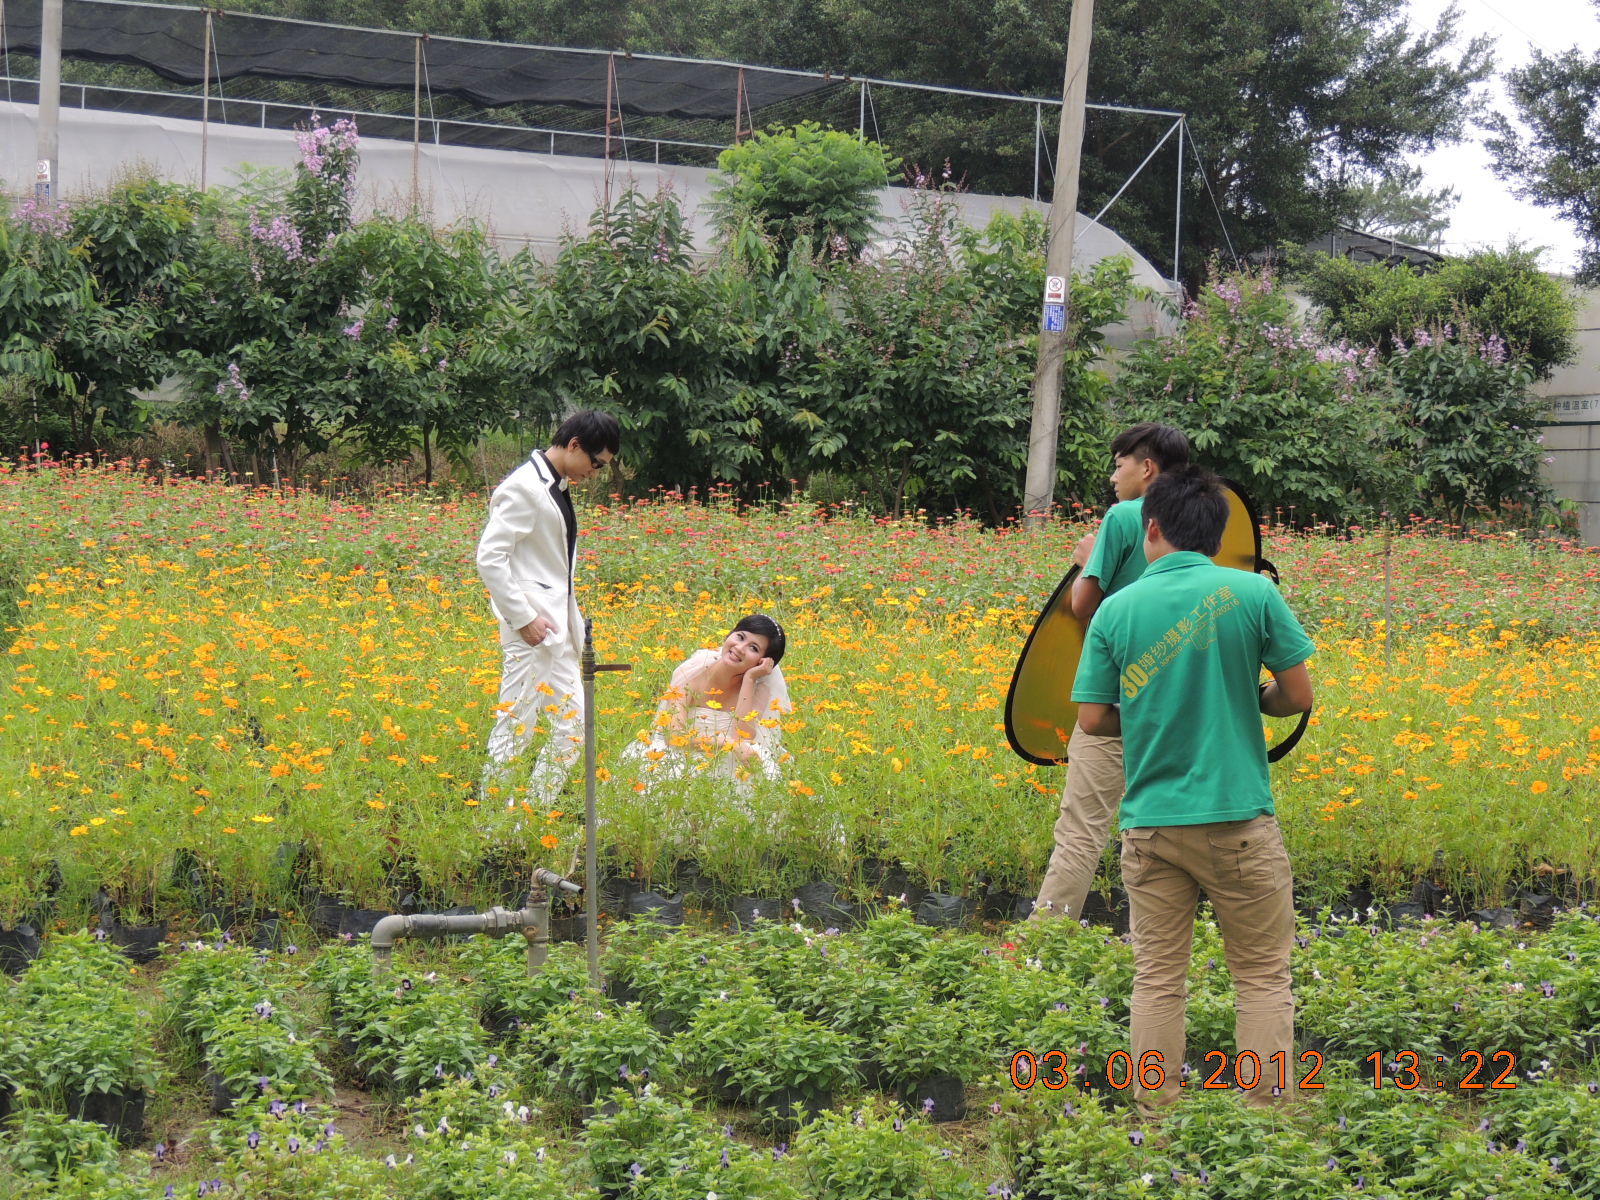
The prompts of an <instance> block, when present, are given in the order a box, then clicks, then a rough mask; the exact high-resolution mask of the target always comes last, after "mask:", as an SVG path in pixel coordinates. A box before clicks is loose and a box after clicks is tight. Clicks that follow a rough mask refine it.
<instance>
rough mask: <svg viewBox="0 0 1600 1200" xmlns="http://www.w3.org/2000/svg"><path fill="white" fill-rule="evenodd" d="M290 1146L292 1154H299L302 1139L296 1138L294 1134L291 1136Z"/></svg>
mask: <svg viewBox="0 0 1600 1200" xmlns="http://www.w3.org/2000/svg"><path fill="white" fill-rule="evenodd" d="M288 1146H289V1153H290V1154H299V1153H300V1139H299V1138H297V1137H295V1136H294V1134H292V1133H291V1134H290V1135H289V1142H288Z"/></svg>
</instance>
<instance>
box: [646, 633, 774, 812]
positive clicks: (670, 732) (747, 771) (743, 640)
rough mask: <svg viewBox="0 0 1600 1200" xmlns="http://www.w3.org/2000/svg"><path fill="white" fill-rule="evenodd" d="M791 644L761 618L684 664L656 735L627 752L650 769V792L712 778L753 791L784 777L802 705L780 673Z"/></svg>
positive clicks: (660, 709) (653, 730) (659, 709)
mask: <svg viewBox="0 0 1600 1200" xmlns="http://www.w3.org/2000/svg"><path fill="white" fill-rule="evenodd" d="M786 644H787V639H786V638H785V637H784V634H783V627H782V626H781V625H779V624H778V623H777V622H776V621H774V620H773V619H772V618H771V617H768V616H764V615H762V614H760V613H755V614H752V615H751V616H748V617H745V618H744V619H743V620H741V621H740V622H739V623H738V624H737V625H735V626H734V627H733V629H732V631H731V632H729V634H728V636H727V637H726V638H724V639H723V641H722V645H721V646H719V647H718V648H717V649H715V650H696V651H695V652H694V653H693V654H691V655H690V656H689V657H688V658H687V659H685V660H684V661H683V662H682V663H680V664H679V665H678V668H677V670H675V671H673V672H672V683H671V685H670V686H669V687H668V689H667V692H666V694H665V695H664V696H663V697H662V698H661V703H660V704H659V705H657V706H656V715H655V720H654V721H653V722H652V723H651V726H650V729H649V731H648V732H647V733H646V732H644V731H641V732H640V734H639V737H638V740H637V741H634V742H633V743H631V744H630V745H629V746H628V748H627V750H626V751H624V756H625V757H627V758H630V759H635V760H638V761H640V762H641V763H642V767H643V777H644V782H645V784H646V786H650V785H652V784H654V783H657V782H660V781H661V780H664V779H683V778H686V777H690V776H694V775H700V774H705V775H708V776H710V777H712V778H726V779H731V780H733V781H735V783H736V784H738V785H739V786H740V790H741V791H745V790H748V789H749V787H750V783H751V781H752V780H753V779H755V778H758V777H760V778H766V779H777V778H779V777H780V776H781V775H782V764H783V762H784V761H785V759H786V757H787V756H786V755H785V754H784V752H783V740H782V739H783V727H782V724H781V721H782V718H783V716H784V714H785V713H788V712H791V711H793V707H794V706H793V705H792V704H791V703H790V701H789V688H788V685H787V684H786V683H785V682H784V679H783V671H782V670H780V669H779V667H778V664H779V662H781V661H782V660H783V652H784V649H785V646H786Z"/></svg>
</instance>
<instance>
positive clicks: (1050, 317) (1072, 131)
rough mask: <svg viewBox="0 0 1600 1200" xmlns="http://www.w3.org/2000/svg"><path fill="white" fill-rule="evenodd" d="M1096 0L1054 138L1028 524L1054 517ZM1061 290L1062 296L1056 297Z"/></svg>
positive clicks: (1083, 16) (1072, 57)
mask: <svg viewBox="0 0 1600 1200" xmlns="http://www.w3.org/2000/svg"><path fill="white" fill-rule="evenodd" d="M1093 30H1094V0H1072V22H1071V24H1070V26H1069V27H1068V30H1067V69H1066V78H1065V80H1064V81H1063V83H1062V88H1061V128H1060V131H1059V133H1058V134H1057V141H1056V185H1055V190H1054V192H1053V193H1052V194H1051V197H1050V242H1049V246H1048V248H1047V249H1046V251H1045V260H1044V262H1045V265H1044V270H1045V277H1046V279H1047V280H1060V281H1061V288H1060V291H1059V293H1058V294H1057V293H1053V292H1052V290H1051V288H1050V286H1049V283H1048V282H1047V283H1046V286H1045V305H1044V313H1043V322H1042V324H1043V328H1042V329H1041V330H1040V332H1039V364H1038V366H1037V368H1036V369H1035V371H1034V375H1033V422H1032V425H1031V426H1030V428H1029V431H1028V471H1027V475H1026V477H1025V479H1024V482H1023V487H1022V511H1023V519H1024V520H1025V521H1026V522H1027V524H1029V525H1030V526H1039V525H1043V524H1044V523H1045V522H1046V521H1048V520H1049V519H1050V511H1051V508H1052V507H1053V506H1054V504H1055V492H1056V443H1057V441H1058V440H1059V439H1060V436H1061V365H1062V363H1063V362H1064V361H1065V359H1066V354H1067V317H1066V285H1067V282H1068V281H1070V279H1071V278H1072V239H1073V233H1074V229H1075V225H1076V220H1077V215H1078V160H1079V159H1080V158H1081V156H1082V154H1083V125H1084V103H1085V101H1086V99H1087V97H1088V90H1089V41H1090V38H1091V36H1092V34H1093ZM1053 295H1058V299H1054V300H1053V299H1052V296H1053Z"/></svg>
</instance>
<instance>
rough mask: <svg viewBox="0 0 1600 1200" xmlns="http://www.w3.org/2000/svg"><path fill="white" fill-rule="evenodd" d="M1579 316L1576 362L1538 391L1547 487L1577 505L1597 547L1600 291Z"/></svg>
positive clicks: (1586, 535)
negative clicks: (1546, 417) (1543, 404)
mask: <svg viewBox="0 0 1600 1200" xmlns="http://www.w3.org/2000/svg"><path fill="white" fill-rule="evenodd" d="M1583 300H1584V304H1583V307H1582V309H1581V310H1580V311H1579V313H1578V357H1577V359H1576V361H1574V362H1573V363H1572V364H1571V365H1570V366H1566V367H1561V368H1559V369H1558V370H1557V371H1556V372H1555V373H1554V374H1553V375H1552V376H1551V377H1550V381H1549V382H1548V383H1544V384H1541V385H1539V391H1540V392H1541V393H1542V394H1543V395H1544V396H1545V398H1546V399H1547V400H1548V401H1549V405H1550V424H1549V425H1547V426H1545V431H1544V448H1545V454H1546V456H1547V457H1548V458H1550V460H1551V461H1550V463H1549V464H1548V465H1546V467H1545V469H1544V477H1545V482H1546V483H1548V484H1549V485H1550V486H1551V487H1553V488H1554V489H1555V490H1556V494H1557V495H1559V496H1562V497H1564V498H1565V499H1568V500H1574V501H1576V502H1577V503H1578V504H1579V505H1581V506H1582V507H1581V516H1580V518H1579V522H1580V523H1579V531H1580V534H1581V536H1582V538H1583V540H1584V541H1585V542H1586V543H1587V544H1589V545H1591V546H1600V290H1597V291H1590V292H1586V293H1585V294H1584V296H1583Z"/></svg>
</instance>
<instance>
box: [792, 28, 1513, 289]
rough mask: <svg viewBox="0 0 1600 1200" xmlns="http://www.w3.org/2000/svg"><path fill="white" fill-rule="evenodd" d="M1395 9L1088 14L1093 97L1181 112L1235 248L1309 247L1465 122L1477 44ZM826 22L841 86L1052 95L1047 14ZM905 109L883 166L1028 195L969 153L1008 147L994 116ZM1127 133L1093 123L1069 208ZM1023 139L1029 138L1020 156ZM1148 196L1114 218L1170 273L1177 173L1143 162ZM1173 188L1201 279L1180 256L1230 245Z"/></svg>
mask: <svg viewBox="0 0 1600 1200" xmlns="http://www.w3.org/2000/svg"><path fill="white" fill-rule="evenodd" d="M1405 10H1406V4H1405V0H1351V2H1348V3H1335V2H1333V0H1259V2H1257V3H1252V4H1248V5H1241V4H1238V3H1235V2H1233V0H1193V2H1191V3H1187V4H1172V3H1170V2H1168V0H1100V2H1099V3H1097V5H1096V8H1095V43H1094V48H1093V52H1092V54H1091V58H1090V68H1089V70H1090V76H1089V90H1090V98H1091V100H1094V101H1097V102H1100V103H1106V104H1122V105H1131V106H1138V107H1144V108H1160V109H1172V110H1176V111H1179V112H1183V113H1187V114H1188V118H1189V132H1190V134H1191V136H1192V149H1193V151H1194V155H1195V157H1197V158H1198V161H1199V162H1200V163H1201V164H1202V165H1203V168H1204V173H1205V177H1206V179H1209V181H1210V186H1211V188H1214V189H1215V190H1216V192H1217V202H1218V205H1219V206H1220V208H1221V211H1222V214H1223V219H1224V220H1225V221H1226V222H1227V226H1228V231H1229V235H1230V236H1231V239H1232V242H1233V244H1234V245H1235V246H1236V247H1237V248H1239V249H1241V250H1243V249H1254V248H1260V247H1264V246H1270V245H1273V244H1275V243H1277V242H1278V241H1281V240H1284V239H1289V240H1297V241H1304V240H1308V239H1309V238H1310V237H1313V236H1315V235H1316V234H1319V233H1322V232H1325V231H1326V229H1327V226H1328V225H1329V224H1330V223H1331V222H1332V221H1333V220H1335V219H1336V218H1337V215H1338V211H1339V207H1340V204H1341V202H1342V201H1343V199H1344V194H1345V183H1344V181H1345V180H1346V179H1347V178H1348V177H1349V175H1350V174H1351V173H1352V172H1353V171H1357V170H1364V169H1378V170H1383V169H1387V168H1390V167H1392V166H1393V165H1394V164H1396V163H1398V162H1399V161H1400V160H1401V159H1402V158H1403V156H1404V155H1406V154H1408V153H1410V152H1412V151H1415V150H1419V149H1431V148H1432V147H1433V146H1434V145H1436V144H1438V143H1441V142H1448V141H1451V140H1455V139H1457V138H1459V137H1460V136H1461V134H1462V131H1463V129H1464V128H1465V123H1466V120H1467V118H1468V117H1469V116H1470V115H1471V113H1472V111H1473V107H1474V99H1473V95H1472V89H1473V86H1474V85H1475V84H1477V83H1479V82H1481V81H1482V80H1483V79H1485V78H1486V77H1487V75H1488V73H1489V70H1490V57H1489V40H1488V39H1478V40H1474V41H1472V42H1470V43H1468V44H1467V45H1465V46H1462V45H1459V44H1458V38H1457V34H1456V27H1457V23H1458V20H1459V13H1458V12H1457V11H1456V10H1455V9H1451V10H1449V11H1448V12H1446V13H1445V15H1444V16H1443V17H1442V18H1441V19H1440V20H1439V22H1438V24H1437V25H1436V26H1435V27H1434V28H1432V29H1431V30H1430V29H1423V30H1414V29H1413V28H1412V27H1411V26H1410V25H1409V24H1408V23H1407V21H1406V19H1405ZM824 11H825V12H826V13H827V14H828V15H829V16H830V17H831V18H832V19H834V20H836V21H837V22H839V24H840V26H841V27H842V28H843V30H844V31H845V34H846V41H847V42H848V44H849V45H850V46H851V47H852V48H853V53H854V54H855V55H856V57H855V58H853V59H852V60H850V61H848V62H847V63H846V64H844V65H846V66H847V67H849V68H850V69H852V70H860V71H863V72H865V73H868V74H877V75H889V76H891V77H894V78H902V79H914V80H917V81H919V82H927V83H943V84H952V85H956V86H962V87H970V88H980V89H990V90H996V91H1013V92H1020V93H1023V94H1026V95H1045V96H1048V95H1055V94H1057V93H1058V92H1059V90H1060V86H1061V63H1062V59H1063V54H1064V46H1063V42H1064V39H1065V36H1066V27H1067V15H1066V12H1065V11H1063V10H1061V9H1060V8H1059V6H1054V5H1047V4H1044V3H1042V2H1041V0H1019V2H1018V3H1013V4H1002V5H993V4H984V3H980V2H979V0H937V2H935V3H929V4H916V5H884V4H868V3H865V2H864V0H824ZM914 102H915V103H916V104H917V105H918V106H919V107H920V108H921V109H922V110H924V111H927V112H929V113H932V112H934V111H935V109H937V111H938V113H939V114H940V115H938V116H937V117H935V116H931V115H930V116H928V117H926V118H925V119H923V120H922V122H921V124H920V125H919V127H918V132H917V135H916V137H914V138H908V137H907V136H905V135H904V134H902V133H901V132H900V130H899V129H897V128H895V127H893V126H888V125H886V126H885V129H886V136H887V137H888V139H889V140H890V142H891V143H892V144H893V145H894V147H895V149H896V151H897V152H899V153H901V154H903V155H904V156H905V157H906V158H907V159H909V160H912V161H917V160H920V161H940V160H941V159H942V158H943V157H945V156H949V157H951V158H952V159H953V161H954V164H955V167H956V170H957V172H958V173H961V172H968V171H970V178H969V185H970V186H972V187H973V188H975V189H977V190H982V191H1005V192H1010V193H1013V194H1015V193H1023V192H1026V191H1027V190H1028V188H1029V186H1030V182H1031V170H1032V156H1031V154H1028V153H1023V154H1011V155H1009V156H1008V158H1007V161H1006V163H1005V164H1001V163H997V162H992V161H990V160H988V159H986V158H985V157H984V155H983V153H982V151H981V150H980V149H978V147H981V145H983V144H985V143H988V144H1001V143H1003V142H1004V141H1006V140H1011V141H1014V140H1016V138H1017V136H1018V134H1017V132H1016V131H1014V130H1008V129H1002V128H1001V125H1002V123H1003V121H1004V119H1005V117H1004V114H1002V113H999V112H997V111H996V110H995V109H994V106H989V107H988V109H987V110H985V109H983V108H980V107H976V106H974V105H972V104H971V103H962V102H958V101H955V100H952V101H948V102H935V101H931V100H930V99H928V98H917V99H916V100H915V101H914ZM905 103H907V104H910V103H913V101H912V100H906V101H905ZM1141 121H1142V124H1136V123H1135V122H1134V120H1133V118H1128V117H1112V116H1106V115H1103V114H1096V115H1095V119H1093V120H1091V121H1090V123H1089V127H1088V130H1087V132H1086V140H1085V144H1084V168H1083V171H1084V178H1083V192H1082V196H1083V203H1084V205H1085V207H1087V208H1089V209H1090V210H1091V211H1092V210H1093V208H1094V207H1095V206H1096V205H1097V203H1098V202H1099V201H1100V200H1101V199H1104V198H1109V197H1110V196H1111V194H1112V193H1113V192H1114V191H1115V190H1116V189H1117V188H1118V187H1120V186H1121V184H1122V183H1123V181H1124V180H1125V179H1126V178H1127V177H1128V176H1129V174H1131V172H1132V171H1133V170H1134V169H1135V168H1136V167H1137V166H1138V165H1139V163H1140V161H1141V160H1142V159H1143V157H1144V156H1145V154H1146V153H1147V152H1148V150H1149V149H1150V147H1151V146H1152V145H1153V144H1154V141H1155V137H1156V136H1158V134H1159V130H1160V127H1159V124H1154V123H1152V122H1150V121H1149V119H1147V118H1142V119H1141ZM1031 136H1032V131H1031V127H1030V128H1028V129H1027V131H1026V133H1025V134H1024V135H1023V137H1024V141H1023V148H1024V150H1026V148H1027V147H1028V143H1029V141H1030V140H1031ZM969 147H970V148H972V151H973V152H972V153H971V154H969V152H968V150H969ZM1192 161H1193V159H1191V162H1192ZM1163 172H1164V174H1163ZM1145 180H1146V181H1147V182H1146V183H1144V184H1143V185H1141V186H1136V187H1135V188H1134V189H1131V190H1130V191H1129V193H1128V194H1127V195H1126V196H1124V198H1123V199H1122V200H1121V201H1119V202H1118V205H1117V207H1116V208H1115V209H1114V210H1113V212H1114V214H1115V215H1114V216H1113V217H1111V218H1110V219H1111V221H1112V223H1113V224H1114V225H1115V227H1116V228H1117V229H1118V231H1119V232H1120V233H1122V234H1123V236H1124V237H1127V238H1128V240H1129V241H1130V242H1132V243H1133V245H1134V246H1135V247H1136V248H1137V249H1138V250H1139V251H1140V252H1141V253H1142V254H1144V255H1145V256H1146V257H1147V258H1150V259H1151V261H1153V262H1155V263H1157V264H1158V265H1165V266H1167V267H1170V265H1171V245H1172V226H1173V202H1172V198H1173V191H1174V185H1175V184H1176V182H1177V181H1176V179H1175V178H1174V175H1173V166H1172V165H1171V164H1170V163H1168V164H1167V165H1161V164H1160V163H1157V164H1152V166H1151V167H1150V168H1147V171H1146V176H1145ZM1184 190H1185V196H1184V212H1185V214H1186V217H1185V227H1184V240H1185V242H1186V248H1185V250H1184V254H1185V256H1186V257H1187V258H1188V260H1189V261H1190V262H1191V263H1192V264H1194V265H1195V266H1196V268H1199V267H1201V266H1202V265H1203V263H1204V260H1205V253H1202V254H1199V255H1196V254H1194V251H1195V250H1196V249H1200V250H1201V251H1203V252H1209V251H1210V250H1212V249H1221V248H1222V247H1223V246H1224V245H1225V244H1226V240H1227V239H1225V238H1224V236H1223V230H1222V228H1221V227H1220V226H1219V225H1218V224H1217V221H1216V217H1215V215H1214V214H1213V210H1212V205H1211V200H1210V198H1209V195H1208V190H1207V186H1206V183H1205V182H1204V181H1203V180H1202V178H1201V177H1200V175H1198V174H1196V173H1194V168H1193V167H1192V166H1191V167H1189V168H1188V169H1187V172H1186V175H1185V178H1184Z"/></svg>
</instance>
